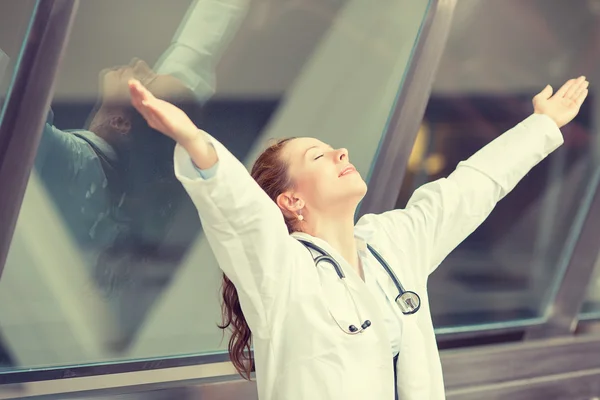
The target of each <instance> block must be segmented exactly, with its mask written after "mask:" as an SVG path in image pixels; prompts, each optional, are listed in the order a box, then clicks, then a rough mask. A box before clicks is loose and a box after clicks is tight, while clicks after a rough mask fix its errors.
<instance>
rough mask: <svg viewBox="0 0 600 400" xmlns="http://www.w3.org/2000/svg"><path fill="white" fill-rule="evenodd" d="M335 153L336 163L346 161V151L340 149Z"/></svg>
mask: <svg viewBox="0 0 600 400" xmlns="http://www.w3.org/2000/svg"><path fill="white" fill-rule="evenodd" d="M336 152H337V154H336V159H337V160H338V161H348V149H345V148H341V149H338V150H337V151H336Z"/></svg>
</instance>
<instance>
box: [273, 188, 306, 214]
mask: <svg viewBox="0 0 600 400" xmlns="http://www.w3.org/2000/svg"><path fill="white" fill-rule="evenodd" d="M277 205H278V206H279V208H281V209H282V210H285V211H287V212H289V213H292V214H294V215H296V214H297V213H298V211H299V210H301V209H302V208H304V201H303V200H302V199H300V198H298V197H296V196H294V193H292V192H283V193H281V194H280V195H279V196H277Z"/></svg>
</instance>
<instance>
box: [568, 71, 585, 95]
mask: <svg viewBox="0 0 600 400" xmlns="http://www.w3.org/2000/svg"><path fill="white" fill-rule="evenodd" d="M584 82H585V76H580V77H579V78H577V79H576V80H575V83H573V84H572V85H571V87H570V88H569V90H567V92H566V93H565V95H564V97H565V98H567V99H574V98H575V93H577V91H578V90H579V87H580V86H581V85H582V84H583V83H584Z"/></svg>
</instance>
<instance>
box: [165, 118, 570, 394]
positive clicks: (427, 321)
mask: <svg viewBox="0 0 600 400" xmlns="http://www.w3.org/2000/svg"><path fill="white" fill-rule="evenodd" d="M211 140H212V142H213V144H214V146H215V148H216V150H217V154H218V157H219V166H218V169H217V171H216V174H215V176H214V177H212V178H209V179H206V180H204V179H202V178H199V177H198V173H197V171H196V170H195V169H194V167H193V165H192V163H191V161H190V158H189V156H188V155H187V153H186V152H185V150H184V149H183V148H181V147H179V146H178V147H177V148H176V150H175V169H176V174H177V176H178V178H179V179H180V180H181V182H182V183H183V185H184V186H185V188H186V190H187V191H188V192H189V194H190V196H191V198H192V199H193V201H194V203H195V204H196V207H197V208H198V212H199V214H200V217H201V220H202V223H203V228H204V231H205V234H206V237H207V238H208V240H209V243H210V245H211V247H212V249H213V251H214V253H215V256H216V258H217V260H218V262H219V265H220V267H221V268H222V269H223V271H224V272H225V274H227V276H228V277H229V278H230V279H231V281H232V282H233V283H234V284H235V286H236V288H237V290H238V293H239V297H240V303H241V306H242V309H243V312H244V316H245V317H246V320H247V321H248V324H249V326H250V328H251V330H252V334H253V340H254V354H255V358H256V380H257V386H258V393H259V398H260V399H261V400H301V399H302V400H332V399H343V400H348V399H369V400H370V399H377V400H392V399H393V397H394V395H393V393H394V387H393V385H394V383H393V366H392V354H391V351H390V342H389V338H388V333H387V331H386V329H385V326H384V324H383V316H382V312H381V310H380V307H379V306H378V304H377V303H376V302H375V299H374V297H373V295H372V294H371V292H370V291H369V290H368V289H367V286H366V284H365V283H364V282H363V281H362V280H361V279H360V278H359V277H358V275H357V274H356V273H355V272H354V271H353V269H352V268H351V267H350V266H349V265H348V263H347V262H345V261H344V260H343V259H342V257H341V256H340V255H339V253H338V252H336V251H335V250H334V249H333V248H331V247H330V246H329V245H328V244H327V243H326V242H324V241H323V240H320V239H318V238H314V237H310V236H308V235H304V234H300V236H302V237H303V238H305V239H309V240H311V241H313V242H314V243H316V244H318V245H319V246H321V247H322V248H323V249H325V250H326V251H328V252H329V253H330V254H331V255H333V256H334V257H335V258H336V259H337V261H338V262H339V263H340V265H341V266H342V268H343V269H344V271H345V273H346V276H347V281H348V285H349V287H350V290H351V291H352V293H353V295H354V298H355V299H356V301H357V303H358V307H359V309H360V313H361V316H362V317H361V318H364V319H369V320H370V321H371V322H372V325H371V327H369V328H368V329H367V330H365V331H364V332H363V333H361V334H359V335H354V336H352V335H348V334H346V333H344V332H342V331H341V330H340V329H339V327H338V326H337V325H336V323H335V321H334V320H333V318H332V317H331V315H330V311H331V313H333V314H334V315H335V316H336V318H337V319H338V320H340V321H341V322H342V323H344V324H348V325H350V324H355V325H359V324H360V323H361V322H362V321H358V317H357V316H356V310H355V309H354V306H353V305H352V302H351V300H350V299H349V298H348V294H347V291H345V289H344V288H343V285H342V284H341V282H340V280H339V279H338V277H337V275H336V273H335V272H334V270H333V268H330V267H329V266H327V264H326V263H322V264H320V265H319V267H315V265H314V263H313V259H312V257H311V255H310V253H309V252H308V251H307V249H306V248H305V247H304V246H303V245H302V244H300V243H299V242H298V241H297V240H296V239H294V237H292V236H290V235H288V233H287V230H286V227H285V224H284V221H283V217H282V214H281V212H280V210H279V209H278V207H277V206H276V205H275V203H274V202H273V201H272V200H271V199H270V198H269V197H268V196H267V195H266V194H265V193H264V192H263V191H262V190H261V189H260V188H259V186H258V185H257V184H256V183H255V182H254V180H253V179H252V178H251V177H250V176H249V174H248V172H247V171H246V169H245V167H244V166H243V165H242V164H241V163H240V162H238V160H236V159H235V157H234V156H233V155H232V154H231V153H229V152H228V151H227V150H226V149H225V148H224V147H223V146H222V145H221V144H220V143H218V142H217V141H216V140H214V139H211ZM562 142H563V139H562V135H561V133H560V131H559V129H558V128H557V126H556V124H555V123H554V122H553V121H552V120H551V119H550V118H548V117H546V116H543V115H533V116H531V117H529V118H527V119H526V120H525V121H523V122H522V123H520V124H519V125H517V126H516V127H515V128H513V129H511V130H510V131H508V132H506V133H504V134H503V135H502V136H500V137H499V138H498V139H496V140H495V141H494V142H492V143H491V144H489V145H488V146H486V147H485V148H483V149H482V150H480V151H479V152H478V153H477V154H475V155H474V156H472V157H471V158H469V159H468V160H467V161H464V162H462V163H460V164H459V166H458V168H457V169H456V171H454V172H453V173H452V174H451V175H450V176H449V177H448V178H446V179H440V180H438V181H435V182H432V183H429V184H427V185H424V186H423V187H421V188H419V189H418V190H417V191H416V192H415V193H414V195H413V197H412V198H411V200H410V202H409V204H408V206H407V207H406V209H404V210H394V211H389V212H387V213H383V214H380V215H365V216H364V217H362V218H361V219H360V220H359V221H358V223H357V225H356V229H357V230H361V231H362V233H364V232H369V233H370V234H371V239H370V240H369V243H370V244H371V245H372V246H373V247H374V248H375V249H376V250H378V251H379V252H380V253H381V254H382V256H383V257H384V258H385V259H386V260H387V261H388V263H389V264H390V266H391V267H392V268H393V269H394V270H395V273H396V274H397V275H398V277H399V278H400V280H401V281H402V283H403V285H404V286H405V287H406V288H407V289H408V290H413V291H415V292H417V293H418V294H419V295H420V296H421V300H422V305H421V309H420V310H419V311H418V312H417V313H416V314H414V315H409V316H406V315H403V314H402V313H401V312H400V311H398V315H399V317H400V318H402V342H401V343H402V344H401V350H400V354H399V359H398V363H397V368H398V375H397V382H396V384H397V387H398V391H399V395H400V399H401V400H413V399H414V400H427V399H431V400H440V399H444V397H445V396H444V385H443V379H442V370H441V365H440V359H439V355H438V350H437V346H436V341H435V336H434V331H433V324H432V322H431V315H430V310H429V300H428V296H427V287H426V286H427V278H428V276H429V274H430V273H431V272H432V271H433V270H434V269H435V268H436V267H437V265H438V264H439V263H440V262H441V261H442V260H443V259H444V257H446V256H447V255H448V253H449V252H450V251H452V249H454V248H455V247H456V246H457V245H458V244H459V243H460V242H462V241H463V240H464V239H465V238H466V237H467V236H468V235H469V234H470V233H471V232H472V231H473V230H474V229H475V228H477V226H478V225H479V224H480V223H481V222H482V221H483V220H484V219H485V218H486V217H487V216H488V215H489V213H490V212H491V211H492V209H493V208H494V206H495V204H496V202H498V201H499V200H500V199H501V198H502V197H503V196H504V195H506V194H507V193H508V192H510V190H511V189H512V188H513V187H514V186H515V185H516V184H517V183H518V182H519V180H520V179H521V178H522V177H523V176H524V175H525V174H526V173H527V172H528V171H529V170H530V169H531V168H532V167H533V166H535V165H536V164H537V163H538V162H540V161H541V160H542V159H544V158H545V157H546V156H547V155H548V154H549V153H550V152H552V151H553V150H555V149H556V148H557V147H558V146H560V145H561V144H562ZM296 235H297V234H296ZM361 236H362V235H361ZM369 257H372V256H371V255H369ZM370 261H372V262H373V263H374V264H373V265H378V264H377V261H376V260H374V259H372V260H370ZM373 269H374V270H377V271H379V274H381V275H380V276H378V278H379V279H380V281H381V282H387V287H386V288H385V291H386V293H387V295H388V296H389V297H390V299H391V300H392V301H393V299H395V297H396V294H397V291H396V288H395V286H394V284H393V283H392V281H391V279H390V278H389V277H388V276H387V274H386V273H385V272H384V271H383V269H382V268H381V269H379V268H373Z"/></svg>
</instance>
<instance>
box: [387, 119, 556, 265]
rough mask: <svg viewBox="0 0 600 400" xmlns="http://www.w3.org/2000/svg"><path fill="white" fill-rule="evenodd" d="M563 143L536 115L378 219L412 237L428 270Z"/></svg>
mask: <svg viewBox="0 0 600 400" xmlns="http://www.w3.org/2000/svg"><path fill="white" fill-rule="evenodd" d="M562 143H563V137H562V134H561V132H560V130H559V129H558V127H557V125H556V124H555V123H554V121H553V120H552V119H550V118H549V117H547V116H545V115H539V114H534V115H532V116H530V117H529V118H527V119H525V120H524V121H523V122H521V123H520V124H518V125H517V126H516V127H514V128H513V129H511V130H509V131H507V132H505V133H504V134H502V135H501V136H500V137H498V138H497V139H495V140H494V141H493V142H491V143H490V144H488V145H487V146H485V147H484V148H483V149H481V150H480V151H478V152H477V153H476V154H475V155H473V156H472V157H470V158H469V159H467V160H466V161H463V162H461V163H460V164H459V165H458V167H457V168H456V170H455V171H454V172H452V174H450V176H448V177H447V178H444V179H440V180H437V181H434V182H431V183H428V184H426V185H423V186H422V187H421V188H419V189H418V190H416V191H415V193H414V194H413V196H412V197H411V198H410V200H409V202H408V205H407V207H406V209H405V210H394V211H390V212H387V213H384V214H381V215H380V216H379V217H380V218H379V222H380V223H382V224H384V225H385V226H387V227H388V228H389V230H388V232H389V234H390V235H391V236H394V235H398V234H401V235H403V236H402V238H410V239H408V240H411V239H412V240H413V243H414V245H415V246H416V247H417V250H418V252H419V254H421V255H424V259H423V260H422V261H424V262H420V263H419V264H420V265H423V266H424V267H425V268H426V270H425V271H423V272H425V273H426V274H429V273H431V272H433V270H434V269H435V268H436V267H437V266H438V265H439V264H440V263H441V262H442V261H443V259H444V258H445V257H446V256H447V255H448V254H449V253H450V252H451V251H452V250H453V249H454V248H456V246H458V245H459V244H460V243H461V242H462V241H463V240H464V239H465V238H466V237H467V236H468V235H470V234H471V233H472V232H473V231H474V230H475V229H476V228H477V227H478V226H479V225H480V224H481V223H482V222H483V221H484V220H485V219H486V218H487V216H488V215H489V214H490V213H491V212H492V210H493V209H494V207H495V205H496V203H497V202H498V201H500V200H501V199H502V198H503V197H504V196H505V195H506V194H508V193H509V192H510V191H511V190H512V189H513V188H514V187H515V185H516V184H517V183H518V182H519V181H520V180H521V179H522V178H523V177H524V176H525V175H526V174H527V173H528V172H529V171H530V170H531V168H533V167H534V166H535V165H537V164H538V163H539V162H540V161H542V160H543V159H544V158H545V157H546V156H547V155H548V154H550V153H551V152H552V151H554V150H555V149H557V148H558V147H559V146H560V145H561V144H562Z"/></svg>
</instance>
